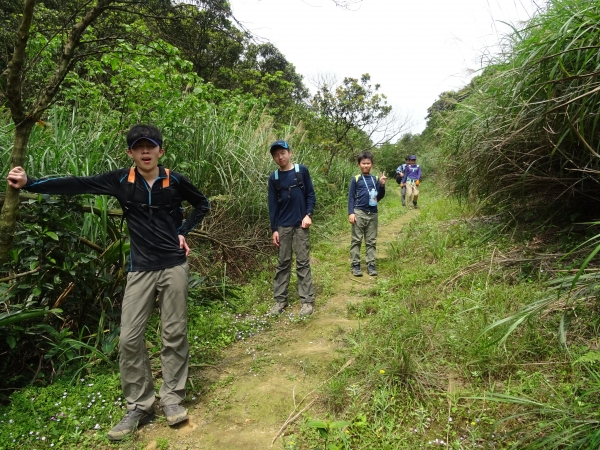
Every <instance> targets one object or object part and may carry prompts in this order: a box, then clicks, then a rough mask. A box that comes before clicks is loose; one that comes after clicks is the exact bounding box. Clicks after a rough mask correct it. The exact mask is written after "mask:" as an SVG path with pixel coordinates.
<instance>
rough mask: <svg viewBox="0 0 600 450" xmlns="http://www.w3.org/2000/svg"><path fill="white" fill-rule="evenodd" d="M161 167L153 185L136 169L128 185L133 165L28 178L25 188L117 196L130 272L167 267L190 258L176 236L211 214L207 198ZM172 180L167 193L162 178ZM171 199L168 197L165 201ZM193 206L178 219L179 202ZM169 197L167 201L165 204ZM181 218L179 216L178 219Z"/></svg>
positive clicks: (188, 182)
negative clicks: (127, 241) (126, 230)
mask: <svg viewBox="0 0 600 450" xmlns="http://www.w3.org/2000/svg"><path fill="white" fill-rule="evenodd" d="M158 167H159V176H158V178H157V180H156V182H155V183H153V185H152V187H150V186H149V185H148V183H147V182H146V180H144V177H142V176H141V175H140V174H139V173H138V171H137V169H136V170H135V174H136V176H135V180H134V183H133V188H132V189H129V186H128V175H129V172H130V169H119V170H114V171H111V172H106V173H103V174H100V175H95V176H91V177H61V178H45V179H39V180H35V179H33V178H29V177H28V179H27V184H26V185H25V186H24V187H23V189H26V190H28V191H30V192H35V193H40V194H63V195H72V194H98V195H111V196H113V197H116V198H117V200H118V201H119V203H120V204H121V208H122V209H123V211H127V214H126V216H125V220H126V221H127V226H128V228H129V239H130V243H131V246H130V259H129V270H130V271H131V272H141V271H152V270H161V269H167V268H169V267H175V266H178V265H181V264H183V263H184V262H185V261H186V257H185V250H184V249H180V248H179V237H178V235H180V234H181V235H184V236H185V235H186V234H187V233H188V232H189V231H191V230H192V229H193V228H194V227H196V226H197V225H198V224H199V223H200V222H201V221H202V219H203V218H204V216H205V215H206V214H207V213H208V211H209V209H210V204H209V202H208V199H207V198H206V197H205V196H204V195H203V194H202V193H201V192H200V191H199V190H198V189H197V188H196V187H195V186H194V185H193V184H192V183H191V182H190V181H189V180H188V179H187V178H185V177H184V176H183V175H181V174H180V173H177V172H170V175H169V176H167V172H166V171H165V168H164V167H163V166H158ZM166 178H168V179H169V183H168V184H169V187H168V189H169V192H168V193H166V190H167V189H165V188H163V183H162V180H163V179H166ZM167 199H168V200H167ZM183 200H185V201H187V202H188V203H190V205H192V207H193V208H194V209H193V211H192V213H191V214H190V216H189V217H188V219H187V220H186V221H185V222H183V223H182V224H181V223H180V218H181V216H180V213H179V211H180V208H181V202H182V201H183ZM167 201H168V203H169V205H167V204H166V202H167ZM178 217H179V220H178Z"/></svg>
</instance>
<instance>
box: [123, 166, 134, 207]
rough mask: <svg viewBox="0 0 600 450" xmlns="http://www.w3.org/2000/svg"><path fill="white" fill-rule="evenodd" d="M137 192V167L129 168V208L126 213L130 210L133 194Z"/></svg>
mask: <svg viewBox="0 0 600 450" xmlns="http://www.w3.org/2000/svg"><path fill="white" fill-rule="evenodd" d="M134 193H135V167H130V168H129V175H128V176H127V202H126V204H127V207H126V208H127V210H126V211H125V214H124V215H126V214H127V212H128V211H129V205H131V202H133V194H134Z"/></svg>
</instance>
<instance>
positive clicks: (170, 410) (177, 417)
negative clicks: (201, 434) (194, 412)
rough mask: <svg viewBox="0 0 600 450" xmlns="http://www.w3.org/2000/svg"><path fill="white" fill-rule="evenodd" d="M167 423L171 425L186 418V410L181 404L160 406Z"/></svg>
mask: <svg viewBox="0 0 600 450" xmlns="http://www.w3.org/2000/svg"><path fill="white" fill-rule="evenodd" d="M162 410H163V412H164V413H165V417H166V418H167V423H168V424H169V425H171V426H173V425H177V424H178V423H181V422H184V421H186V420H188V415H187V410H186V409H185V408H184V407H183V406H181V405H166V406H163V407H162Z"/></svg>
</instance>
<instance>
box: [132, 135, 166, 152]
mask: <svg viewBox="0 0 600 450" xmlns="http://www.w3.org/2000/svg"><path fill="white" fill-rule="evenodd" d="M144 139H145V140H147V141H150V142H152V143H153V144H154V145H157V146H159V147H162V145H161V144H159V143H158V142H156V141H155V140H154V139H151V138H149V137H141V138H137V139H136V140H135V141H133V142H132V143H131V144H129V147H128V148H129V149H130V150H131V149H132V148H133V146H134V145H135V144H136V142H139V141H143V140H144Z"/></svg>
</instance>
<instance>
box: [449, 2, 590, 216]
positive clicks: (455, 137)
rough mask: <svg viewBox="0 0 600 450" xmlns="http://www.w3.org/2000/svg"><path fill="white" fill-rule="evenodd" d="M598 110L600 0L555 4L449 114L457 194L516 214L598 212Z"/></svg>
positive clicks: (511, 40) (514, 39) (510, 43)
mask: <svg viewBox="0 0 600 450" xmlns="http://www.w3.org/2000/svg"><path fill="white" fill-rule="evenodd" d="M599 108H600V1H597V0H594V1H589V0H585V1H582V0H551V1H550V2H549V4H548V6H547V8H546V10H544V11H541V12H540V13H539V14H538V15H536V16H535V17H534V18H533V19H532V20H531V21H530V22H529V23H528V24H527V26H526V27H525V28H524V29H520V30H517V29H515V30H514V32H513V33H512V34H511V35H510V36H508V37H507V38H506V41H505V42H504V51H503V52H502V53H501V55H500V56H499V57H498V58H497V60H496V61H494V62H493V64H491V65H490V66H488V67H487V68H486V69H485V70H484V71H483V73H482V75H481V76H480V77H478V79H476V80H475V82H474V83H473V87H472V89H471V93H470V95H469V97H468V98H467V99H466V100H465V101H464V102H462V103H461V104H459V105H458V107H457V108H456V110H455V111H454V112H453V113H452V114H450V116H449V118H448V122H447V123H446V126H445V128H444V131H445V134H446V138H447V140H446V147H445V150H446V156H447V160H448V162H449V165H450V171H449V172H450V177H451V180H452V182H453V185H454V189H455V192H456V193H457V194H459V195H460V196H461V197H463V198H469V199H477V200H479V201H483V204H484V205H485V206H486V207H488V208H490V209H495V210H498V209H505V208H510V210H511V212H512V213H513V214H516V215H522V214H523V213H526V212H530V213H531V212H534V213H535V214H536V216H537V217H541V216H540V214H541V215H542V216H543V215H544V214H554V213H557V212H561V211H565V210H571V211H576V212H580V213H586V212H589V211H597V210H598V208H599V207H600V183H599V178H598V174H599V173H600V127H599V124H598V120H599V118H600V115H599ZM544 211H546V212H544Z"/></svg>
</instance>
